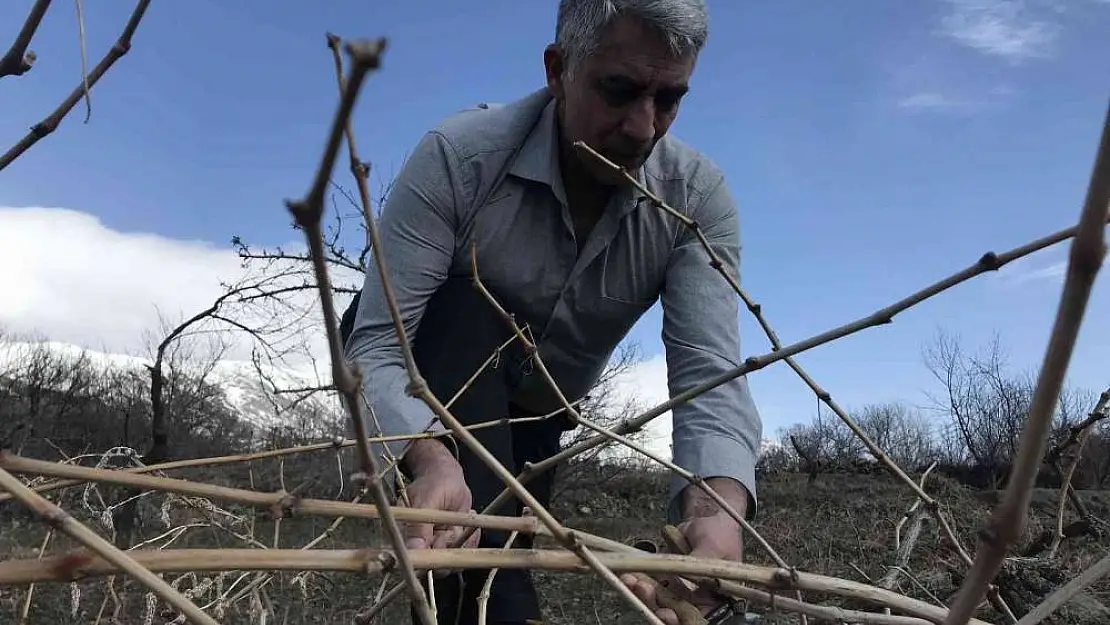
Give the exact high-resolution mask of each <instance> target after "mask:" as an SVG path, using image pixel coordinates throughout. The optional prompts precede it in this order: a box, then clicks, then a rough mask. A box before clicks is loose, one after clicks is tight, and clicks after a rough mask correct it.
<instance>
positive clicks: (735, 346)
mask: <svg viewBox="0 0 1110 625" xmlns="http://www.w3.org/2000/svg"><path fill="white" fill-rule="evenodd" d="M691 216H692V217H693V218H694V219H695V220H696V221H697V222H698V224H699V226H700V228H701V229H702V232H703V233H704V234H705V236H706V238H707V239H708V240H709V243H710V245H712V246H713V250H714V251H715V252H716V253H717V255H718V256H719V257H720V259H721V261H722V262H723V264H724V269H725V271H727V272H728V273H729V274H730V275H731V276H733V277H734V278H737V279H738V277H739V271H738V268H739V255H740V235H739V225H738V218H737V212H736V204H735V202H734V200H733V198H732V196H731V194H730V193H729V191H728V188H727V186H726V184H725V182H724V180H720V181H719V182H718V183H717V184H716V186H715V187H713V188H711V189H709V190H708V192H707V193H706V194H705V195H704V196H703V199H702V200H701V202H700V205H699V206H696V207H694V209H693V210H692V213H691ZM709 261H710V257H709V255H708V253H707V252H706V250H705V248H704V247H702V245H701V243H700V241H699V240H698V238H697V236H695V235H694V233H693V232H692V231H690V230H689V229H688V228H685V227H684V230H683V232H681V233H680V234H679V237H678V243H677V244H676V246H675V249H674V250H673V252H672V253H671V258H670V260H669V263H668V267H667V276H666V284H665V286H664V288H663V294H662V303H663V337H662V338H663V344H664V346H665V348H666V356H667V373H668V380H669V385H670V390H671V394H672V396H673V395H676V394H678V393H681V392H683V391H685V390H686V389H688V388H691V387H693V386H696V385H698V384H700V383H702V382H704V381H705V380H706V379H708V378H711V377H713V376H714V375H717V374H719V373H721V372H723V371H726V370H729V369H733V368H735V367H737V366H739V365H740V337H739V334H740V331H739V319H738V317H737V313H738V311H739V297H738V296H737V294H736V293H735V292H734V291H733V290H732V288H731V287H730V286H729V284H728V282H727V281H725V279H724V277H723V276H721V275H720V273H719V272H718V271H717V270H716V269H714V268H713V267H712V266H710V264H709ZM672 415H673V418H672V422H673V428H672V429H673V442H674V462H675V463H676V464H678V465H679V466H681V467H683V468H685V469H687V470H689V471H691V472H693V473H694V474H695V475H698V476H701V477H703V478H706V480H707V482H708V483H709V485H710V486H711V487H713V488H714V490H716V491H717V492H718V493H720V494H721V495H722V497H724V498H725V500H726V501H729V502H730V503H731V504H732V505H733V506H734V507H736V508H737V509H738V511H739V512H740V513H741V514H744V515H745V516H748V517H749V518H750V516H751V515H752V514H754V512H755V503H756V489H755V463H756V460H757V457H758V453H759V445H760V440H761V438H762V433H763V432H762V430H763V426H762V422H761V419H760V416H759V413H758V411H757V409H756V406H755V403H754V402H753V401H752V398H751V394H750V392H749V390H748V383H747V379H746V378H745V377H743V376H742V377H739V378H736V379H733V380H731V381H729V382H726V383H725V384H722V385H720V386H718V387H716V388H715V389H713V390H710V391H707V392H705V393H703V394H701V395H699V396H697V397H695V398H694V399H692V400H690V401H688V402H686V403H684V404H682V405H680V406H677V407H676V408H675V409H674V410H673V411H672ZM689 486H690V484H689V482H687V481H686V480H684V479H682V478H681V477H679V476H677V475H676V476H672V478H671V488H670V493H671V500H670V505H669V506H668V512H667V516H668V519H669V520H670V521H671V522H672V523H678V522H680V521H681V520H682V519H684V518H692V517H696V516H699V517H700V516H706V515H707V514H711V513H712V511H713V510H716V508H717V506H716V504H715V502H713V501H712V500H711V499H709V497H708V496H707V495H705V494H704V492H703V491H701V490H700V489H698V488H696V487H689ZM688 487H689V488H688ZM745 498H746V500H745Z"/></svg>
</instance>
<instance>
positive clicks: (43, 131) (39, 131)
mask: <svg viewBox="0 0 1110 625" xmlns="http://www.w3.org/2000/svg"><path fill="white" fill-rule="evenodd" d="M148 5H150V0H139V2H138V4H136V5H135V10H134V11H132V13H131V17H130V18H129V19H128V20H127V26H125V27H124V29H123V33H121V34H120V36H119V39H117V40H116V43H115V44H113V45H112V47H111V48H110V49H109V50H108V52H107V53H105V55H104V58H102V59H101V60H100V62H99V63H97V64H96V67H94V68H93V70H92V72H89V74H88V76H83V77H82V80H81V84H79V85H78V86H77V87H75V88H74V89H73V91H71V92H70V94H69V95H68V96H66V99H65V100H62V103H61V104H59V105H58V108H56V109H54V112H53V113H51V114H50V115H48V116H47V117H46V118H45V119H43V120H42V121H41V122H39V123H37V124H35V125H34V126H31V130H30V132H28V133H27V135H26V136H25V137H23V139H21V140H20V141H19V143H17V144H15V145H14V146H12V148H11V149H10V150H8V151H7V152H5V153H4V154H3V155H0V171H2V170H3V169H4V168H5V167H7V166H8V165H11V164H12V162H13V161H15V159H17V158H19V157H20V155H22V154H23V153H24V152H26V151H27V150H29V149H31V146H33V145H35V144H36V143H38V142H39V140H40V139H42V138H43V137H45V136H47V135H49V134H50V133H52V132H54V130H55V129H56V128H57V127H58V124H61V123H62V119H64V118H65V116H66V115H67V114H69V111H70V110H71V109H72V108H73V106H74V105H75V104H77V101H78V100H80V99H81V97H82V96H83V95H84V94H85V92H86V90H87V89H88V90H91V89H92V88H93V86H95V85H96V83H97V81H99V80H100V78H101V77H102V76H104V73H105V72H107V71H108V70H109V69H110V68H111V67H112V65H114V64H115V62H116V61H118V60H120V58H122V57H123V55H125V54H127V53H128V52H129V51H130V50H131V38H132V37H133V36H134V34H135V30H136V29H137V28H138V27H139V21H140V20H142V19H143V15H144V14H145V13H146V9H147V6H148Z"/></svg>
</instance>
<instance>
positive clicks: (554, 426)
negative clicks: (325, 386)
mask: <svg viewBox="0 0 1110 625" xmlns="http://www.w3.org/2000/svg"><path fill="white" fill-rule="evenodd" d="M353 306H357V301H356V302H355V303H354V304H353ZM348 312H350V311H348ZM512 335H513V332H512V328H511V327H510V326H509V324H508V323H507V322H506V321H505V320H504V319H503V318H501V317H500V316H499V315H498V314H497V311H495V310H494V309H493V307H492V306H491V305H490V304H489V303H488V302H487V301H486V299H485V298H484V297H483V296H482V294H481V293H480V292H478V291H477V290H476V289H475V287H474V285H473V284H472V283H471V281H470V279H469V278H468V277H457V278H451V279H449V280H448V281H447V282H446V283H445V284H444V285H443V286H441V287H440V288H439V289H438V290H437V291H436V293H435V295H434V296H433V297H432V299H431V301H430V302H429V305H428V307H427V310H426V311H425V313H424V316H423V318H422V319H421V322H420V326H419V330H418V331H417V334H416V336H415V337H413V355H414V357H415V359H416V363H417V367H418V368H419V369H420V373H421V375H423V376H424V378H425V379H426V380H427V382H428V385H429V387H430V388H431V391H432V392H433V393H434V394H435V395H436V397H438V398H439V399H440V401H442V402H444V403H446V402H447V401H448V400H450V399H451V398H452V397H453V396H454V395H455V393H456V392H458V389H460V388H462V386H463V385H464V384H466V382H467V380H468V379H469V378H470V376H471V375H473V374H474V372H475V371H476V370H477V369H478V368H479V367H481V366H482V364H483V363H484V362H485V361H486V359H487V358H489V357H490V355H492V354H493V353H494V352H495V351H497V350H498V349H499V348H500V346H501V345H502V344H503V343H504V342H505V341H506V340H508V339H509V338H510V337H511V336H512ZM523 354H524V352H523V349H522V346H521V344H520V342H519V341H514V342H513V343H511V344H510V345H509V346H508V347H507V348H505V349H503V350H501V353H500V354H499V357H498V358H497V359H496V361H495V365H496V366H494V365H490V366H487V367H486V368H485V369H484V370H483V371H482V373H481V374H479V375H478V377H477V378H476V379H475V380H474V381H473V382H472V383H471V385H470V386H469V387H468V388H467V390H466V391H465V392H464V393H463V394H462V395H461V396H460V397H459V398H458V399H457V400H455V403H454V404H452V405H451V406H450V411H451V413H452V414H453V415H454V416H455V417H456V418H457V419H458V420H459V421H460V422H461V423H462V424H463V425H470V424H475V423H481V422H485V421H491V420H495V419H500V418H503V417H506V416H511V417H527V416H535V415H532V414H529V413H528V412H526V411H524V410H522V409H520V408H519V407H517V406H515V405H513V404H512V402H511V401H510V397H511V390H512V387H513V385H514V383H515V382H516V381H517V380H518V379H519V377H520V376H521V375H523V374H524V373H523V372H524V371H525V370H529V368H528V367H526V366H525V364H526V363H525V362H524V356H523ZM534 375H538V373H536V374H534ZM568 428H569V420H567V419H566V418H565V417H563V416H561V415H560V416H557V417H551V418H548V419H543V420H538V421H528V422H524V423H512V424H502V425H498V426H495V427H485V428H480V429H476V430H471V432H472V433H473V434H474V436H475V437H476V438H477V439H478V440H479V441H480V442H481V443H482V445H483V446H485V448H486V449H488V450H489V451H490V452H491V453H492V454H493V455H494V457H495V458H497V460H498V461H500V462H501V464H502V465H504V466H505V467H506V468H507V469H508V470H509V471H510V472H512V473H513V474H514V475H516V474H518V473H519V472H520V471H521V469H522V468H523V466H524V464H525V463H527V462H532V463H535V462H540V461H542V460H544V459H546V458H548V457H550V456H552V455H554V454H555V453H556V452H558V451H559V449H560V435H561V434H562V433H563V432H564V431H566V430H567V429H568ZM458 449H459V463H460V464H461V465H462V469H463V474H464V475H465V478H466V482H467V485H468V486H469V487H470V491H471V494H472V496H473V507H474V509H475V510H477V511H479V512H481V511H482V510H484V509H485V508H486V506H488V505H489V504H490V503H491V502H492V501H493V500H494V499H495V498H496V497H497V495H498V494H500V493H501V491H502V490H503V489H504V488H505V485H504V482H502V481H501V479H500V478H498V477H497V475H496V474H495V473H493V471H492V470H491V469H490V468H489V467H488V466H486V464H485V463H484V462H482V460H480V459H479V458H478V457H477V456H476V455H475V454H474V453H473V452H472V451H471V450H470V448H469V447H467V446H466V445H465V444H464V443H462V441H458ZM554 477H555V476H554V470H548V471H546V472H544V473H543V474H541V475H537V476H535V477H534V478H532V480H531V481H529V482H528V483H527V484H526V485H525V486H526V488H527V489H528V490H529V492H530V493H532V495H533V496H534V497H536V499H537V500H538V501H539V502H540V504H541V505H543V506H545V507H547V506H548V505H549V503H550V500H551V491H552V486H553V480H554ZM521 508H522V504H521V502H520V500H519V499H518V498H517V497H515V496H513V497H512V498H510V499H509V500H508V502H507V503H506V504H505V505H502V506H501V507H500V508H498V509H495V510H492V511H490V512H491V513H492V514H498V515H509V516H519V515H520V514H521ZM508 537H509V533H508V532H504V531H492V530H483V531H482V536H481V540H480V542H479V546H480V547H483V548H498V547H502V546H504V544H505V541H506V540H507V539H508ZM512 546H513V547H514V548H522V549H527V548H530V547H531V546H532V537H531V536H529V535H518V536H517V537H516V538H515V539H514V541H513V545H512ZM488 574H489V571H488V570H474V569H472V570H466V571H463V572H462V573H460V574H452V575H449V576H447V577H445V578H437V579H435V582H434V591H435V600H436V607H437V612H438V622H439V624H440V625H448V624H450V625H474V624H476V623H477V618H478V616H477V615H478V612H477V606H478V604H477V597H478V595H479V593H481V591H482V588H483V586H484V585H485V581H486V578H487V576H488ZM421 577H422V578H423V577H424V576H421ZM425 590H427V589H426V588H425ZM486 608H487V617H488V624H489V625H510V624H512V625H523V623H524V622H525V620H527V619H535V620H541V612H540V606H539V598H538V596H537V593H536V590H535V588H534V586H533V584H532V578H531V574H530V573H529V572H528V571H526V570H519V569H502V570H500V571H498V572H497V574H496V576H495V577H494V581H493V584H492V586H491V588H490V597H489V600H488V603H487V606H486ZM412 622H413V623H419V618H418V617H417V616H416V614H415V612H413V614H412Z"/></svg>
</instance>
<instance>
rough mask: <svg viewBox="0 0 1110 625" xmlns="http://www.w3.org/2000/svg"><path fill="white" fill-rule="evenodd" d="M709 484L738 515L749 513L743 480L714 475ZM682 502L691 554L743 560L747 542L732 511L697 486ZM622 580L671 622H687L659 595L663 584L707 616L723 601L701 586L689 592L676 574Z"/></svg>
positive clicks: (683, 530)
mask: <svg viewBox="0 0 1110 625" xmlns="http://www.w3.org/2000/svg"><path fill="white" fill-rule="evenodd" d="M706 484H708V485H709V487H710V488H712V489H713V490H714V491H716V493H717V494H719V495H720V496H721V497H722V498H723V499H724V500H725V501H726V502H728V504H729V505H730V506H731V507H732V509H733V510H735V511H736V512H737V513H738V514H740V515H744V514H746V512H747V507H748V492H747V489H745V488H744V487H743V486H742V485H741V484H740V483H739V482H737V481H735V480H732V479H729V478H711V479H708V480H706ZM682 503H683V506H682V508H683V517H684V518H685V520H684V521H683V522H682V523H681V524H680V525H679V526H678V530H679V531H680V532H681V533H682V535H683V536H684V537H685V539H686V542H687V543H689V546H690V553H689V555H691V556H694V557H697V558H708V559H715V560H728V561H732V562H740V561H741V560H742V559H743V556H744V541H743V536H742V534H741V528H740V523H739V522H738V521H737V520H736V519H735V518H733V516H732V515H731V514H729V513H728V512H727V511H725V510H724V509H722V508H721V507H720V505H718V503H717V502H716V501H714V500H713V499H712V498H711V497H710V496H709V495H708V494H706V493H705V491H703V490H702V489H700V488H698V487H697V486H690V487H687V489H686V490H685V491H683V494H682ZM621 579H622V581H624V583H625V584H626V585H627V586H628V587H629V589H631V590H632V592H633V593H635V594H636V596H638V597H639V598H640V599H641V600H642V601H643V602H644V603H645V604H647V606H648V607H649V608H651V609H652V610H654V611H655V614H656V616H658V617H659V620H661V621H663V622H664V623H666V624H667V625H684V622H683V621H680V620H679V617H678V614H677V613H676V612H675V610H673V609H671V608H668V607H665V606H664V605H663V603H664V602H663V601H662V598H661V597H660V596H659V595H660V591H659V587H660V586H663V587H665V588H666V590H668V591H670V593H672V594H673V595H676V596H677V598H679V599H681V600H683V601H686V602H688V603H690V604H692V605H693V606H695V607H696V608H698V610H699V611H700V612H701V613H702V615H703V616H704V615H706V614H708V613H709V612H711V611H712V610H713V609H714V608H716V607H717V606H719V605H720V603H721V601H722V599H721V597H720V596H719V595H716V594H715V593H712V592H710V591H707V590H703V589H700V588H699V589H696V590H695V591H694V592H690V591H688V590H687V588H686V585H685V584H684V583H683V582H681V581H679V580H678V579H677V578H676V577H673V576H663V577H661V578H659V579H658V580H653V579H651V578H649V577H647V576H644V575H632V574H626V575H622V576H621Z"/></svg>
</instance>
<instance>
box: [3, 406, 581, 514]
mask: <svg viewBox="0 0 1110 625" xmlns="http://www.w3.org/2000/svg"><path fill="white" fill-rule="evenodd" d="M574 403H575V404H577V403H579V402H574ZM562 413H563V409H562V408H559V409H558V410H553V411H551V412H549V413H547V414H542V415H538V416H534V417H502V418H500V419H491V420H489V421H482V422H480V423H474V424H471V425H467V426H464V427H466V429H468V430H471V431H475V430H482V429H486V428H492V427H498V426H503V425H507V424H510V423H527V422H535V421H543V420H546V419H550V418H552V417H555V416H557V415H560V414H562ZM450 435H451V433H450V432H445V431H439V432H417V433H415V434H395V435H390V436H373V437H369V438H368V439H367V440H368V441H369V442H370V443H385V442H393V441H405V440H418V439H426V438H442V437H447V436H450ZM357 442H358V441H357V440H356V439H353V438H347V439H341V438H337V439H335V440H333V441H331V442H328V443H313V444H311V445H299V446H296V447H285V448H282V449H269V450H265V451H257V452H253V453H247V454H231V455H227V456H213V457H209V458H189V459H184V460H171V461H168V462H160V463H157V464H149V465H141V466H132V467H124V468H120V469H114V470H115V471H119V472H122V473H136V474H142V473H154V472H156V471H172V470H176V469H192V468H197V467H212V466H221V465H226V464H235V463H239V462H253V461H255V460H265V459H268V458H282V457H284V456H291V455H294V454H302V453H309V452H316V451H326V450H329V449H340V448H344V447H351V446H353V445H355V444H356V443H357ZM44 475H45V474H44ZM83 483H84V481H83V480H80V479H65V480H57V481H53V482H44V483H41V484H35V485H34V486H32V487H31V489H32V490H34V491H35V492H36V493H40V494H41V493H46V492H50V491H54V490H58V489H61V488H69V487H71V486H79V485H81V484H83ZM11 498H12V496H11V494H10V493H0V502H3V501H7V500H9V499H11Z"/></svg>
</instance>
